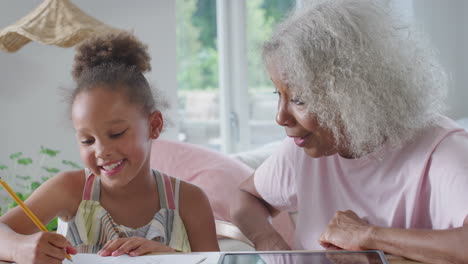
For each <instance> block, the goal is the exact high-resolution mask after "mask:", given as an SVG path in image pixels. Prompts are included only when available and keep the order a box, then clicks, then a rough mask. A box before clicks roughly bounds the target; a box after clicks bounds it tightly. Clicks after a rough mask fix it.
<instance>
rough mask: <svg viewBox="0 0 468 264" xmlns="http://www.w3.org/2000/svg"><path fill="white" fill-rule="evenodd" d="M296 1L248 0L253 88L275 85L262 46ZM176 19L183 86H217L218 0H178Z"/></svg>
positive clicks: (186, 88)
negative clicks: (264, 63)
mask: <svg viewBox="0 0 468 264" xmlns="http://www.w3.org/2000/svg"><path fill="white" fill-rule="evenodd" d="M294 3H295V0H247V1H246V8H247V21H246V24H247V50H248V52H249V54H248V64H249V66H248V72H249V85H250V86H251V87H252V88H253V89H262V88H264V87H270V86H271V83H270V78H269V77H268V76H267V75H266V73H265V70H264V67H263V64H262V60H261V52H260V49H259V48H260V45H261V43H262V42H263V41H264V40H265V39H267V38H268V37H269V36H270V34H271V32H272V28H273V26H274V25H275V24H276V23H278V22H279V21H281V19H282V18H283V17H284V16H285V14H286V12H287V11H288V10H290V9H291V8H292V7H293V6H294ZM176 20H177V21H176V24H177V28H176V34H177V62H178V73H177V78H178V80H177V81H178V87H179V90H182V91H183V90H212V89H217V88H218V64H217V61H218V51H217V43H216V41H217V36H216V30H217V29H216V0H177V2H176Z"/></svg>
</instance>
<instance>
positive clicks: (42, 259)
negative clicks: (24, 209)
mask: <svg viewBox="0 0 468 264" xmlns="http://www.w3.org/2000/svg"><path fill="white" fill-rule="evenodd" d="M17 245H18V246H17V247H16V249H15V251H14V252H13V260H14V261H15V262H16V263H18V264H23V263H24V264H26V263H27V264H29V263H34V264H42V263H44V264H46V263H52V264H55V263H57V264H59V263H62V261H63V260H64V259H65V255H66V253H69V254H76V253H77V251H76V249H74V248H73V247H72V246H71V244H70V242H68V241H67V239H66V238H65V237H64V236H62V235H59V234H56V233H51V232H39V233H35V234H33V235H21V236H20V238H19V241H18V243H17Z"/></svg>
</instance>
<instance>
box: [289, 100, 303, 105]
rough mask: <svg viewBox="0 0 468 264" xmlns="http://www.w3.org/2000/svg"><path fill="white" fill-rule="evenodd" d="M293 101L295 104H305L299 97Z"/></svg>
mask: <svg viewBox="0 0 468 264" xmlns="http://www.w3.org/2000/svg"><path fill="white" fill-rule="evenodd" d="M291 102H292V103H293V104H295V105H304V102H302V101H301V100H299V99H291Z"/></svg>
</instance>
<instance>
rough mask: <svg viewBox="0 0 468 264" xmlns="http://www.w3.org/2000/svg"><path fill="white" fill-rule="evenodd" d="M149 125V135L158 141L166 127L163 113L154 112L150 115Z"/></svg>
mask: <svg viewBox="0 0 468 264" xmlns="http://www.w3.org/2000/svg"><path fill="white" fill-rule="evenodd" d="M149 125H150V134H149V135H150V137H151V138H152V139H157V138H158V137H159V135H160V134H161V131H162V128H163V125H164V119H163V117H162V114H161V112H159V111H154V112H153V113H151V114H150V116H149Z"/></svg>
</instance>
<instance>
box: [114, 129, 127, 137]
mask: <svg viewBox="0 0 468 264" xmlns="http://www.w3.org/2000/svg"><path fill="white" fill-rule="evenodd" d="M125 131H127V129H125V130H123V131H122V132H119V133H115V134H111V136H110V137H111V138H118V137H120V136H121V135H123V134H124V133H125Z"/></svg>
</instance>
